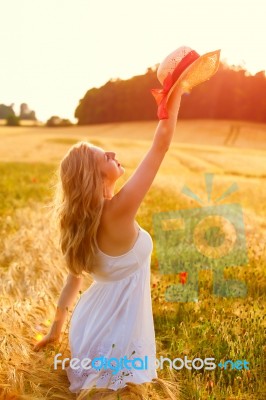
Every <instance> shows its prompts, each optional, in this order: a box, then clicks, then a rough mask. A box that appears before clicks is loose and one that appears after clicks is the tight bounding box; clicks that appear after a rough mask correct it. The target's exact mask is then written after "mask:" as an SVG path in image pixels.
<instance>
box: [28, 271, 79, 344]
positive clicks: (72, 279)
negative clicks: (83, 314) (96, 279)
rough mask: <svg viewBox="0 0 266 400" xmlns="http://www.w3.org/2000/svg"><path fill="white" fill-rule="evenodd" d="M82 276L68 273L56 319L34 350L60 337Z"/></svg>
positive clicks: (58, 304) (59, 300)
mask: <svg viewBox="0 0 266 400" xmlns="http://www.w3.org/2000/svg"><path fill="white" fill-rule="evenodd" d="M82 280H83V278H82V277H76V276H74V275H72V274H71V273H69V274H68V277H67V282H66V284H65V286H64V287H63V290H62V292H61V294H60V297H59V299H58V303H57V308H56V313H55V317H54V321H53V323H52V326H51V328H50V332H49V333H48V334H47V335H46V336H44V338H43V339H42V340H41V341H40V342H38V343H37V344H36V345H35V347H34V349H33V350H34V351H38V350H39V349H40V348H41V347H43V346H45V345H46V344H47V343H50V342H53V341H57V340H58V339H59V337H60V334H61V331H62V328H63V325H64V322H65V320H66V317H67V314H68V310H69V309H70V308H71V307H72V305H73V303H74V301H75V299H76V297H77V294H78V292H79V290H80V288H81V284H82Z"/></svg>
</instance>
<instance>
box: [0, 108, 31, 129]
mask: <svg viewBox="0 0 266 400" xmlns="http://www.w3.org/2000/svg"><path fill="white" fill-rule="evenodd" d="M0 119H5V120H6V122H7V125H12V126H16V125H19V122H20V120H28V121H37V118H36V115H35V111H33V110H31V109H30V108H29V106H28V104H26V103H21V105H20V112H19V115H16V113H15V111H14V103H12V104H10V105H9V106H7V105H5V104H0Z"/></svg>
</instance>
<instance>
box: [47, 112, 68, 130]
mask: <svg viewBox="0 0 266 400" xmlns="http://www.w3.org/2000/svg"><path fill="white" fill-rule="evenodd" d="M72 125H73V124H72V122H71V121H70V120H69V119H65V118H63V119H62V118H60V117H58V116H57V115H53V116H52V117H51V118H49V119H48V120H47V122H46V126H48V127H53V128H55V127H67V126H72Z"/></svg>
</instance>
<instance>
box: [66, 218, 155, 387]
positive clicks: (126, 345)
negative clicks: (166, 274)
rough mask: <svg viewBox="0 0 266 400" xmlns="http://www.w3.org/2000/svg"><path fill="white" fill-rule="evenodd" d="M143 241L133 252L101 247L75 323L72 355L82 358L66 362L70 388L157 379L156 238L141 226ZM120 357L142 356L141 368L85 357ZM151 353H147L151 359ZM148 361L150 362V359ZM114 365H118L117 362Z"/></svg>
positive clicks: (139, 240) (71, 331)
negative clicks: (153, 295) (118, 252)
mask: <svg viewBox="0 0 266 400" xmlns="http://www.w3.org/2000/svg"><path fill="white" fill-rule="evenodd" d="M138 228H139V230H138V237H137V240H136V242H135V244H134V246H133V247H132V249H131V250H129V251H128V252H127V253H125V254H123V255H120V256H110V255H108V254H105V253H103V252H102V251H101V250H100V249H99V248H98V253H97V260H98V265H97V269H96V268H95V269H94V271H93V273H91V276H92V278H93V282H92V284H91V286H90V287H89V288H88V289H87V290H86V291H85V292H83V293H82V295H81V296H80V299H79V301H78V303H77V304H76V307H75V309H74V311H73V314H72V317H71V321H70V326H69V345H70V351H71V359H73V358H78V359H79V360H80V361H77V364H75V367H76V368H78V369H73V368H71V367H70V366H68V367H66V368H65V369H66V373H67V376H68V379H69V382H70V386H69V390H70V391H71V392H73V393H78V392H79V391H80V390H81V389H90V388H92V387H93V386H95V387H101V388H108V389H113V390H117V389H119V388H122V387H124V386H126V383H127V382H133V383H136V384H141V383H145V382H151V381H152V379H154V378H157V371H156V364H155V359H156V343H155V331H154V321H153V314H152V301H151V289H150V262H151V253H152V249H153V242H152V238H151V236H150V234H149V233H148V232H147V231H146V230H144V229H143V228H141V227H140V226H139V225H138ZM101 356H103V357H106V358H107V359H110V358H112V357H115V358H117V359H118V360H120V359H121V358H124V357H125V356H126V358H127V359H128V360H133V359H134V358H141V360H142V362H143V364H142V367H143V368H144V369H140V368H139V366H140V365H141V364H140V363H138V362H136V364H135V367H132V364H131V367H129V368H128V367H127V368H126V367H125V366H124V365H120V367H119V369H120V370H119V371H118V370H116V371H115V373H114V370H112V369H110V368H108V365H106V366H105V367H104V366H103V364H102V365H101V368H98V369H97V365H100V364H98V363H97V361H96V360H95V364H94V367H92V365H91V364H90V363H89V364H87V365H88V366H89V365H90V366H91V368H90V369H87V368H86V360H85V361H84V364H85V368H82V366H81V360H82V359H84V358H89V359H90V360H93V359H94V358H95V357H101ZM145 356H147V357H146V358H145ZM145 360H146V361H145ZM110 362H111V365H117V361H114V364H113V363H112V360H110Z"/></svg>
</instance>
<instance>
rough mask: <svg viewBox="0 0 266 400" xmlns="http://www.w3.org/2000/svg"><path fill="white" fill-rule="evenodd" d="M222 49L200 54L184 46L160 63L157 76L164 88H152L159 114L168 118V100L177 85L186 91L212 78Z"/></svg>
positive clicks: (159, 116) (160, 117)
mask: <svg viewBox="0 0 266 400" xmlns="http://www.w3.org/2000/svg"><path fill="white" fill-rule="evenodd" d="M220 51H221V50H215V51H212V52H210V53H206V54H204V55H203V56H200V55H199V54H198V53H197V52H196V51H194V50H192V49H191V48H190V47H187V46H182V47H179V48H178V49H176V50H175V51H173V52H172V53H171V54H169V55H168V56H167V57H166V58H165V59H164V60H163V62H162V63H161V64H160V65H159V68H158V70H157V78H158V80H159V81H160V83H161V84H162V86H163V88H162V89H151V93H152V95H153V96H154V97H155V100H156V103H157V105H158V111H157V116H158V118H159V119H167V118H168V112H167V102H168V99H169V97H170V95H171V93H172V92H173V90H174V89H175V87H176V86H177V85H182V87H183V89H184V90H185V92H190V91H191V89H192V88H193V87H194V86H197V85H199V84H200V83H202V82H205V81H206V80H208V79H210V78H211V77H212V76H213V75H214V74H215V72H216V71H217V69H218V66H219V60H220Z"/></svg>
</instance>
